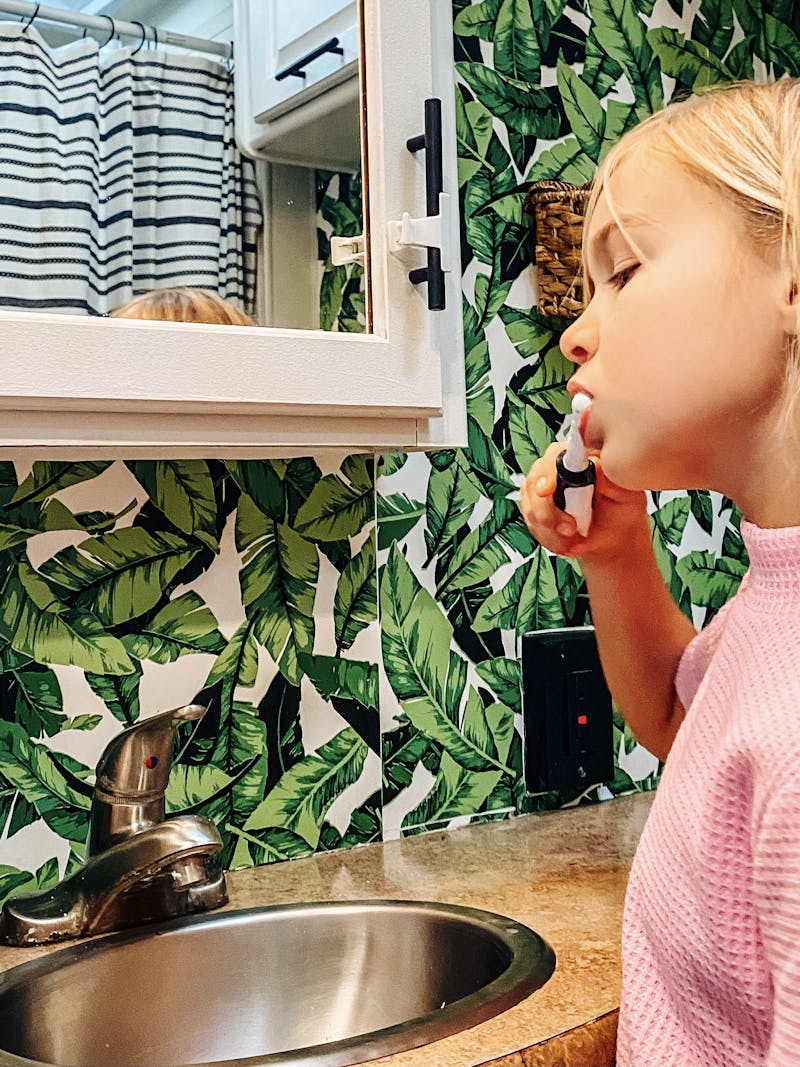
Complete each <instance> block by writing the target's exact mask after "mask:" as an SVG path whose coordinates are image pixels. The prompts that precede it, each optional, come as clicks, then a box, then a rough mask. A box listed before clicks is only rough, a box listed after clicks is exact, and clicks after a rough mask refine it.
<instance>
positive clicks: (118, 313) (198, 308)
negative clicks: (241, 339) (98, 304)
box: [110, 285, 255, 326]
mask: <svg viewBox="0 0 800 1067" xmlns="http://www.w3.org/2000/svg"><path fill="white" fill-rule="evenodd" d="M110 317H111V318H114V319H163V320H165V321H167V322H208V323H219V324H220V325H223V326H255V322H254V321H253V320H252V319H251V318H250V316H249V315H245V313H244V312H243V311H239V309H238V308H237V307H235V306H234V305H233V304H231V303H230V302H229V301H227V300H223V298H222V297H221V296H218V295H217V294H216V293H214V292H212V291H211V290H210V289H193V288H191V287H189V286H187V285H176V286H172V287H171V288H166V289H152V290H151V291H150V292H148V293H141V294H140V295H139V296H135V297H134V298H133V300H129V301H128V303H127V304H123V305H122V306H121V307H118V308H116V309H115V310H114V311H112V312H111V315H110Z"/></svg>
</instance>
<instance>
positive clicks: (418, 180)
mask: <svg viewBox="0 0 800 1067" xmlns="http://www.w3.org/2000/svg"><path fill="white" fill-rule="evenodd" d="M363 16H364V34H365V45H364V73H365V79H366V142H367V158H368V164H367V175H366V178H367V180H366V182H365V187H366V188H367V196H366V198H365V200H366V203H365V214H366V216H367V221H368V237H369V241H368V244H369V277H370V286H369V306H370V312H371V316H372V323H373V326H372V332H371V333H369V334H361V335H358V334H346V333H323V332H322V331H316V330H281V329H272V328H258V329H253V328H248V327H234V326H206V325H199V324H192V325H183V324H173V323H162V322H151V321H135V320H126V319H114V320H99V319H95V318H85V319H84V318H77V317H73V316H59V315H52V314H35V313H18V312H11V311H0V353H1V354H0V450H2V451H5V450H7V449H11V448H13V449H14V450H19V449H20V448H28V449H32V450H35V452H36V455H37V456H42V457H44V458H47V457H67V456H69V457H74V458H81V457H85V456H94V457H102V456H107V455H125V456H129V457H133V456H158V455H171V456H214V455H220V456H222V455H224V456H248V455H249V456H257V455H258V456H268V455H283V456H290V455H297V454H303V453H308V452H309V451H316V450H319V449H324V448H337V449H351V450H358V449H363V450H370V449H375V450H384V451H386V450H392V449H398V450H408V449H414V448H420V447H423V446H424V445H427V444H430V445H433V446H435V447H441V446H443V445H448V444H449V445H458V444H462V443H464V441H465V439H466V432H465V415H464V380H463V379H464V359H463V338H462V318H461V285H460V281H461V279H460V272H459V270H458V263H459V254H458V249H459V234H458V218H457V211H453V212H452V219H451V223H450V232H449V235H448V237H449V240H450V241H451V242H452V244H451V248H450V252H451V258H452V262H453V264H454V269H453V270H452V271H451V272H449V273H448V274H446V275H445V278H446V299H447V309H446V310H445V311H439V312H429V311H428V310H427V305H426V287H425V285H422V286H418V287H413V286H411V285H410V283H409V281H408V270H409V268H413V267H418V266H420V265H422V264H423V263H424V256H425V253H424V251H423V250H419V249H411V250H408V251H406V252H404V253H403V256H404V258H403V260H401V259H400V258H398V257H397V256H395V255H393V254H392V253H391V252H390V251H389V247H388V239H387V223H388V222H389V221H391V220H398V219H400V218H401V217H402V214H403V212H404V211H408V212H409V213H410V214H412V215H416V216H420V215H424V213H425V206H424V205H425V185H424V152H421V153H418V155H417V156H415V155H412V154H411V153H410V152H409V151H408V150H407V148H406V141H407V140H408V138H410V137H414V136H416V135H418V134H419V133H421V132H422V129H423V101H424V99H425V98H426V97H427V96H431V95H435V96H439V97H441V99H442V110H443V128H444V131H443V136H444V146H443V147H444V160H445V167H444V171H445V173H444V184H445V191H446V192H448V193H449V194H450V196H451V197H452V200H453V203H454V204H456V205H457V203H458V187H457V176H456V147H455V120H454V105H453V92H454V82H453V70H452V52H451V49H452V44H451V40H452V30H451V21H450V20H451V7H450V0H402V2H401V3H400V2H398V0H363ZM239 106H240V105H239ZM367 206H368V208H367ZM286 270H287V271H291V270H292V265H291V263H287V264H286Z"/></svg>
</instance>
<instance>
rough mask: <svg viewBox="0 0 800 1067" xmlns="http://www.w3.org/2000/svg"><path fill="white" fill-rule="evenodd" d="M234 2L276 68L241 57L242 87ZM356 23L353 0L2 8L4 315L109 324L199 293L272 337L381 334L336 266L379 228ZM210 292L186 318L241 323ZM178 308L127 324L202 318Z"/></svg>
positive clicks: (356, 268) (84, 1)
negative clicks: (283, 331) (370, 207)
mask: <svg viewBox="0 0 800 1067" xmlns="http://www.w3.org/2000/svg"><path fill="white" fill-rule="evenodd" d="M235 5H244V6H245V7H247V6H248V5H249V6H251V7H252V9H253V10H252V13H249V12H248V15H249V17H251V18H252V19H253V35H252V36H253V38H254V39H255V38H257V39H258V43H259V46H260V48H261V51H260V53H259V55H260V64H261V66H260V69H259V67H258V66H257V63H256V62H254V60H253V57H252V54H251V55H245V54H244V48H243V47H242V46H238V45H237V54H236V57H235V58H236V67H237V68H238V70H237V71H236V86H235V90H234V71H233V67H234V63H233V60H232V59H231V58H230V42H231V41H232V39H233V38H234V21H235V17H234V16H235V14H236V12H235V10H234V8H235ZM37 8H41V10H40V11H38V12H37ZM57 12H60V13H61V15H60V17H58V18H56V17H55V16H56V14H57ZM45 16H47V17H45ZM237 17H238V16H237ZM359 18H360V14H359V10H358V5H357V3H356V0H292V3H291V4H289V3H287V2H286V0H252V3H251V0H53V2H52V4H48V5H47V6H46V7H45V6H44V5H39V4H36V3H29V2H26V0H0V102H1V103H0V107H1V108H2V110H3V111H4V112H5V119H6V121H5V122H3V123H2V133H0V137H2V146H1V148H0V150H1V151H2V157H3V159H4V164H5V165H4V168H3V174H2V175H0V204H5V205H6V210H5V212H4V216H5V217H4V218H3V219H2V224H0V308H4V309H8V310H16V311H21V310H32V311H47V312H56V313H58V314H65V315H93V316H97V315H106V314H109V313H111V314H114V313H115V311H116V310H117V309H118V308H119V307H120V306H121V305H127V304H128V303H129V302H130V301H131V299H132V298H133V297H135V296H136V295H137V294H141V293H143V292H149V291H152V290H164V289H173V288H174V287H189V288H190V289H191V290H194V289H195V288H196V287H200V288H202V289H206V290H211V291H213V292H215V293H217V294H218V295H219V296H220V297H223V298H225V300H227V301H229V302H231V303H232V304H233V305H234V306H235V307H237V308H238V309H240V310H241V311H246V312H247V313H248V314H249V316H250V317H251V318H252V321H253V323H254V324H256V325H260V326H273V327H282V328H289V329H322V330H332V331H336V330H338V331H347V332H362V331H364V330H365V329H366V326H367V308H366V298H365V287H364V272H363V268H362V266H361V264H360V263H359V262H357V261H351V262H347V263H342V264H341V265H334V264H333V262H332V260H331V238H332V237H334V236H338V237H344V238H347V237H354V236H357V235H359V234H361V233H362V232H363V217H362V175H361V169H360V159H361V144H360V140H361V138H360V113H361V107H360V99H359V89H358V81H359V79H358V66H359V64H360V55H359V51H360V39H361V34H360V31H359V25H358V20H359ZM332 41H333V42H336V43H335V44H331V42H332ZM203 42H206V44H203ZM322 46H325V47H324V48H323V47H322ZM251 51H252V50H251ZM240 52H242V54H241V55H240V54H239V53H240ZM264 56H266V57H267V67H268V68H269V69H268V70H267V71H266V72H265V71H264ZM245 69H247V71H248V73H249V76H250V79H251V82H250V84H249V86H248V91H247V92H242V91H241V74H242V72H243V71H244V70H245ZM234 92H235V105H236V110H237V111H242V110H243V109H245V110H246V111H247V112H248V113H247V114H241V115H240V114H236V115H235V126H236V131H237V133H238V134H239V142H240V144H241V141H242V137H241V128H243V122H244V120H246V121H247V122H251V123H255V124H256V127H257V129H258V130H259V132H260V133H261V134H262V135H263V136H262V137H261V141H262V142H263V143H261V144H260V146H259V147H257V148H256V152H257V153H258V154H259V155H261V156H264V155H266V156H269V159H270V161H269V162H267V161H266V160H265V159H264V158H258V159H254V158H249V157H248V155H246V154H245V152H242V151H240V150H239V148H237V147H236V145H235V144H234ZM332 93H336V94H338V95H337V100H338V101H339V106H338V108H337V110H336V112H335V113H333V112H330V110H328V111H327V112H326V111H325V108H324V107H321V106H320V102H321V101H324V100H325V99H326V98H327V99H330V94H332ZM326 138H327V140H326ZM242 147H243V148H245V151H247V150H249V151H251V152H252V151H253V146H252V144H248V145H242ZM323 147H324V151H323ZM312 157H313V160H314V165H309V162H308V160H309V158H312ZM345 258H346V257H345ZM194 295H195V294H194V293H190V294H189V303H190V304H191V309H190V310H189V311H188V312H187V314H189V315H191V316H192V317H196V318H197V319H198V321H228V320H226V319H224V318H223V319H220V318H218V317H212V318H210V319H209V318H203V317H202V316H203V315H204V314H207V313H209V311H208V309H207V308H206V310H205V311H203V310H202V309H201V310H198V306H197V302H196V301H195V300H194ZM181 301H182V303H181V305H180V309H179V310H177V311H176V310H174V306H173V310H172V311H166V312H165V310H164V307H165V305H166V304H172V305H174V301H173V299H172V294H169V299H168V300H167V299H164V294H163V293H162V300H161V301H160V306H159V307H158V308H156V309H155V310H154V309H153V308H152V307H150V308H146V309H144V310H143V309H142V308H141V307H140V306H139V307H138V308H133V307H132V308H131V309H130V311H129V314H130V315H131V317H147V318H163V317H166V318H173V319H176V318H177V319H185V317H186V314H184V310H185V301H186V294H185V293H184V294H182V295H181ZM201 303H202V302H201ZM210 314H211V315H212V316H216V311H215V310H211V311H210ZM230 321H234V322H240V321H242V320H241V319H238V320H237V319H235V318H234V319H232V320H230Z"/></svg>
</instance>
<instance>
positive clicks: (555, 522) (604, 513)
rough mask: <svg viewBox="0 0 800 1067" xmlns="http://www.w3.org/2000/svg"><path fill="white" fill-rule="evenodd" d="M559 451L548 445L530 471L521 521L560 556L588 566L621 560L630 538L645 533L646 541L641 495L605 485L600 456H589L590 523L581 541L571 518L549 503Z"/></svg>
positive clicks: (559, 445) (560, 446) (558, 445)
mask: <svg viewBox="0 0 800 1067" xmlns="http://www.w3.org/2000/svg"><path fill="white" fill-rule="evenodd" d="M563 451H564V443H563V442H555V443H554V444H552V445H550V447H549V448H548V449H547V451H546V452H545V453H544V455H543V456H541V457H540V458H539V459H537V460H536V462H535V463H534V465H533V466H532V467H531V469H530V472H529V473H528V476H527V478H526V479H525V481H524V482H523V485H522V501H521V503H522V517H523V518H524V519H525V523H526V525H527V527H528V529H529V530H530V532H531V533H532V534H533V536H534V537H535V538H536V540H537V541H538V542H539V543H540V544H542V545H544V547H545V548H546V549H548V550H549V551H550V552H555V553H556V554H557V555H559V556H573V557H575V558H576V559H581V560H585V561H587V562H589V561H591V562H595V561H597V562H602V561H608V562H611V561H613V560H614V559H615V558H618V557H620V556H622V555H624V554H625V552H626V547H627V546H629V545H630V542H631V537H632V535H634V534H641V533H642V532H644V533H646V535H647V538H648V540H649V537H650V534H649V527H648V522H647V506H646V498H645V494H644V493H643V492H640V491H638V490H635V491H634V490H630V489H621V488H620V487H619V486H618V485H615V484H614V483H613V482H611V481H609V480H608V478H606V476H605V474H604V473H603V468H602V466H601V464H600V457H599V455H592V457H591V460H592V462H593V463H594V465H595V469H596V471H597V481H596V483H595V487H594V497H593V499H592V523H591V526H590V527H589V533H588V534H587V535H586V537H581V535H580V534H579V533H578V532H577V527H576V524H575V519H574V518H573V517H572V516H571V515H568V514H567V513H566V512H565V511H560V510H559V509H558V508H557V507H556V506H555V504H554V503H553V494H554V493H555V490H556V458H557V457H558V456H559V455H560V453H562V452H563Z"/></svg>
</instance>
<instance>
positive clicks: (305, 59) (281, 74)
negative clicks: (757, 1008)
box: [275, 37, 344, 82]
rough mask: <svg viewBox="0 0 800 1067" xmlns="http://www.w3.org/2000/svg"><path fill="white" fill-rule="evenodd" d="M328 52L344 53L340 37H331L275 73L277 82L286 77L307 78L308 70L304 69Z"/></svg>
mask: <svg viewBox="0 0 800 1067" xmlns="http://www.w3.org/2000/svg"><path fill="white" fill-rule="evenodd" d="M326 52H333V53H334V54H335V55H337V56H343V55H344V49H343V48H341V47H340V45H339V38H338V37H331V39H330V40H329V41H326V42H325V44H321V45H320V46H319V47H318V48H314V49H313V50H312V51H311V52H309V53H308V55H305V56H301V57H300V59H298V60H296V62H294V63H292V64H290V65H289V66H288V67H284V68H283V70H279V71H278V73H277V74H276V75H275V81H276V82H282V81H283V79H284V78H288V77H290V76H291V77H294V78H305V76H306V72H305V70H304V69H303V68H304V67H307V66H308V64H309V63H313V62H314V60H315V59H319V57H320V56H324V55H325V53H326Z"/></svg>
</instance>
